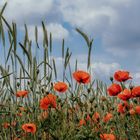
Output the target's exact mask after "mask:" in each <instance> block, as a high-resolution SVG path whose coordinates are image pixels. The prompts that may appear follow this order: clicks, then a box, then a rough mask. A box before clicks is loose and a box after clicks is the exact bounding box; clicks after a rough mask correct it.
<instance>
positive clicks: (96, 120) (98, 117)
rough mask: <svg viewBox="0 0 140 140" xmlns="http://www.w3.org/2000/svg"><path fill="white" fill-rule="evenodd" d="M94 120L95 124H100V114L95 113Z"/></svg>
mask: <svg viewBox="0 0 140 140" xmlns="http://www.w3.org/2000/svg"><path fill="white" fill-rule="evenodd" d="M92 119H93V121H94V122H98V121H99V119H100V114H99V113H98V112H95V113H94V114H93V116H92Z"/></svg>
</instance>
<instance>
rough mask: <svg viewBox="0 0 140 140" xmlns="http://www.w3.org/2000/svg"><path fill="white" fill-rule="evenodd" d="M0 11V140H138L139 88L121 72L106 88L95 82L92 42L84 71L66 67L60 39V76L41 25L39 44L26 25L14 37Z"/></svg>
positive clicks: (14, 29)
mask: <svg viewBox="0 0 140 140" xmlns="http://www.w3.org/2000/svg"><path fill="white" fill-rule="evenodd" d="M5 7H6V4H5V6H4V7H3V9H2V10H1V12H0V51H3V52H4V54H3V55H4V57H3V58H1V57H0V140H140V86H135V85H133V79H132V78H133V77H131V74H130V73H129V72H128V71H126V70H118V71H116V72H115V73H114V75H110V76H111V77H109V78H108V80H110V85H106V84H105V83H104V82H102V81H100V80H97V79H94V76H92V75H93V74H92V70H91V63H92V60H91V50H92V46H93V39H91V38H89V37H88V36H87V35H86V34H85V33H84V32H82V31H81V30H80V29H78V28H77V29H76V31H77V33H78V34H79V35H80V36H81V37H83V39H84V40H85V42H86V44H87V49H88V54H87V70H86V71H85V70H82V69H79V68H78V63H77V60H75V67H74V68H72V67H71V63H70V62H71V56H72V52H70V49H69V48H66V47H65V40H64V39H62V49H61V50H60V53H61V55H62V64H63V67H62V69H63V74H62V77H60V76H59V75H58V73H57V67H56V63H57V61H56V60H55V57H53V52H52V50H53V41H52V40H53V37H52V36H53V35H52V34H51V33H50V34H48V32H47V28H46V26H45V23H44V22H42V30H43V42H42V43H39V42H38V38H39V36H38V28H37V27H35V31H34V38H35V41H34V42H32V40H30V36H29V34H28V27H27V26H26V24H25V29H24V36H23V37H21V38H20V39H19V38H18V35H17V34H18V29H17V25H16V23H8V21H7V19H5V17H4V16H3V12H4V10H5Z"/></svg>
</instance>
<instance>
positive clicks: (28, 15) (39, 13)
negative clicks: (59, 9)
mask: <svg viewBox="0 0 140 140" xmlns="http://www.w3.org/2000/svg"><path fill="white" fill-rule="evenodd" d="M6 1H7V2H8V4H7V7H6V10H5V16H6V17H7V19H8V20H9V21H13V20H14V21H16V22H17V23H20V24H24V23H27V22H32V20H39V19H40V20H42V19H44V16H45V17H46V16H47V15H48V14H49V13H50V12H51V10H52V7H53V2H54V1H53V0H47V1H46V0H40V1H38V0H1V2H0V5H1V6H2V5H3V4H4V3H5V2H6Z"/></svg>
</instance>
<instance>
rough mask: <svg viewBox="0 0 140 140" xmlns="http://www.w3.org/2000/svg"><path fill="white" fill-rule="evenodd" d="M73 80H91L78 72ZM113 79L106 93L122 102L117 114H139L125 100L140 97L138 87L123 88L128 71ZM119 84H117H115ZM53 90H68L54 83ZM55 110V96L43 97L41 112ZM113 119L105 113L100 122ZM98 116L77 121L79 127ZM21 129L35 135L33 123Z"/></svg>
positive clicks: (105, 138) (111, 139)
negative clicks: (126, 112) (127, 111)
mask: <svg viewBox="0 0 140 140" xmlns="http://www.w3.org/2000/svg"><path fill="white" fill-rule="evenodd" d="M73 78H74V79H75V80H76V82H78V83H79V84H88V83H89V82H90V80H91V76H90V74H89V73H87V72H85V71H81V70H78V71H76V72H74V73H73ZM114 79H115V81H116V82H114V81H112V82H113V83H112V84H111V85H110V86H109V87H108V89H107V91H108V94H109V95H110V96H117V97H118V98H119V99H121V100H122V101H123V103H119V104H118V112H119V113H125V111H126V110H128V109H129V112H130V114H132V115H133V114H136V113H137V114H140V106H136V107H135V108H134V107H133V105H131V104H128V103H127V100H129V99H131V98H135V97H140V86H136V87H133V88H125V85H124V82H125V81H127V80H128V79H132V78H131V77H130V75H129V72H128V71H117V72H115V74H114ZM117 82H119V83H117ZM53 89H54V90H55V91H57V92H60V93H65V92H66V91H67V90H68V85H67V84H66V83H65V82H56V83H54V86H53ZM27 94H28V91H18V92H17V93H16V96H17V97H26V96H27ZM49 107H51V108H56V107H57V96H56V95H54V94H52V93H49V94H48V95H47V96H45V97H43V98H42V99H41V100H40V108H41V109H43V110H48V108H49ZM46 113H47V112H45V117H46V116H48V113H47V115H46ZM112 118H113V115H112V113H109V112H108V113H107V114H106V115H105V116H104V117H103V118H102V121H103V122H104V123H106V122H108V121H109V120H110V119H112ZM99 119H100V114H99V113H98V112H95V113H94V114H93V116H92V117H90V116H89V115H87V117H86V119H81V120H80V121H79V126H83V125H86V124H87V121H93V122H94V123H97V122H99ZM22 129H23V130H24V131H25V132H29V133H35V132H36V125H35V124H34V123H26V124H23V125H22ZM100 138H101V139H102V140H108V139H109V140H116V137H115V135H113V134H100Z"/></svg>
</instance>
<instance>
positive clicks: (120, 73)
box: [114, 70, 132, 82]
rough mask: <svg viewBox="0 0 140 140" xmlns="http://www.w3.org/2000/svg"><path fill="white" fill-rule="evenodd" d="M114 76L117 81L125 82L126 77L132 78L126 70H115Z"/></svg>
mask: <svg viewBox="0 0 140 140" xmlns="http://www.w3.org/2000/svg"><path fill="white" fill-rule="evenodd" d="M114 78H115V80H116V81H118V82H125V81H126V80H128V79H132V77H130V76H129V72H128V71H120V70H119V71H117V72H115V74H114Z"/></svg>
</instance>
